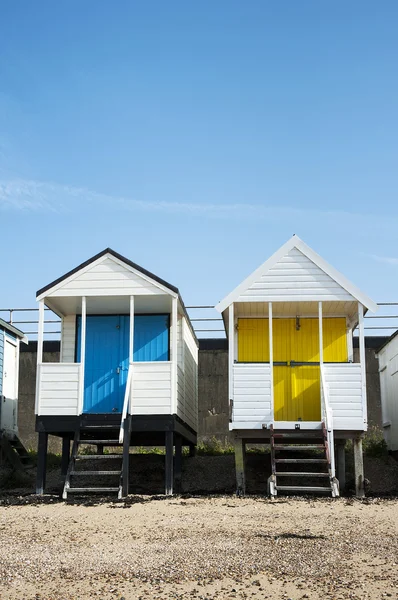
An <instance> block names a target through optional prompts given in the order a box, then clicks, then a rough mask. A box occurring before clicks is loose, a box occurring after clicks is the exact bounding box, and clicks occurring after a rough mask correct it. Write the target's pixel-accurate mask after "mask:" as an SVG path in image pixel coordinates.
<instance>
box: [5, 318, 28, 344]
mask: <svg viewBox="0 0 398 600" xmlns="http://www.w3.org/2000/svg"><path fill="white" fill-rule="evenodd" d="M0 329H5V330H6V331H9V332H10V333H12V334H13V335H15V336H16V337H17V338H19V339H20V340H21V341H22V342H24V343H25V344H27V343H28V338H27V337H26V335H25V334H24V332H23V331H21V330H20V329H17V328H16V327H14V325H11V323H7V321H3V319H0Z"/></svg>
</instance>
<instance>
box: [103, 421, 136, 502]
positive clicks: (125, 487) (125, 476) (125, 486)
mask: <svg viewBox="0 0 398 600" xmlns="http://www.w3.org/2000/svg"><path fill="white" fill-rule="evenodd" d="M130 434H131V430H130V423H129V420H128V418H127V419H126V420H125V422H124V438H123V466H122V471H123V472H122V482H123V483H122V496H123V498H126V496H128V495H129V471H130ZM102 449H103V446H102Z"/></svg>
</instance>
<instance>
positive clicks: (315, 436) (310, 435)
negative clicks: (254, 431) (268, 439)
mask: <svg viewBox="0 0 398 600" xmlns="http://www.w3.org/2000/svg"><path fill="white" fill-rule="evenodd" d="M323 437H324V436H323V433H322V431H316V432H314V433H311V432H310V431H301V432H298V431H297V432H292V433H274V439H275V440H281V439H282V440H283V439H295V440H299V439H305V438H309V439H314V440H321V439H323Z"/></svg>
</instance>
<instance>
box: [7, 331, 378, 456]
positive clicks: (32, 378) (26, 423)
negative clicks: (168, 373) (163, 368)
mask: <svg viewBox="0 0 398 600" xmlns="http://www.w3.org/2000/svg"><path fill="white" fill-rule="evenodd" d="M383 339H385V338H383ZM354 342H355V340H354ZM381 344H382V339H381V338H367V340H366V373H367V377H366V381H367V389H368V419H369V426H378V427H381V400H380V380H379V371H378V368H379V365H378V360H377V358H376V351H377V349H378V348H379V347H380V346H381ZM355 346H356V344H355V343H354V359H355V360H358V348H356V347H355ZM36 359H37V348H36V343H35V342H31V343H30V344H29V345H28V346H25V345H24V344H21V354H20V368H19V414H18V426H19V433H20V437H21V439H22V441H23V442H24V443H25V444H26V445H27V446H28V447H31V448H36V444H37V436H36V433H35V417H34V406H35V385H36V383H35V382H36ZM58 360H59V342H45V345H44V361H45V362H57V361H58ZM198 385H199V431H198V433H199V441H209V440H212V439H213V438H216V439H217V440H218V441H220V442H221V443H222V444H225V443H227V442H228V440H229V439H231V438H230V434H229V430H228V426H229V406H228V346H227V341H226V340H201V341H200V350H199V377H198ZM49 447H50V450H51V451H53V452H59V450H60V442H59V440H58V438H52V439H49Z"/></svg>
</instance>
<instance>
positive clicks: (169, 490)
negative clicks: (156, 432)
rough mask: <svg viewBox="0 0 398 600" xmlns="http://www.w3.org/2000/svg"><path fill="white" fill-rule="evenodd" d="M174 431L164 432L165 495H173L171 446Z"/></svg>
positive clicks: (172, 444)
mask: <svg viewBox="0 0 398 600" xmlns="http://www.w3.org/2000/svg"><path fill="white" fill-rule="evenodd" d="M173 438H174V433H173V432H172V431H166V433H165V447H166V459H165V486H164V487H165V491H164V493H165V494H166V496H172V495H173V446H174V439H173Z"/></svg>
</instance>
